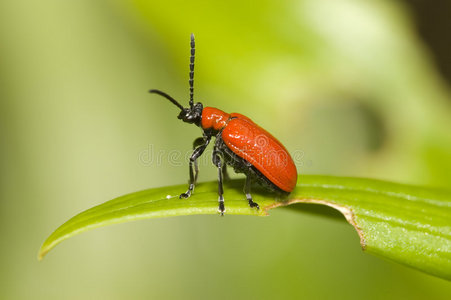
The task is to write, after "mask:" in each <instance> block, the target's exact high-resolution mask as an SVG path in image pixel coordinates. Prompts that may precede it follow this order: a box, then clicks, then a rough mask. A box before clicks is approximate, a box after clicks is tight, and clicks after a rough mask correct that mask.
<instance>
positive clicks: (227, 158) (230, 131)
mask: <svg viewBox="0 0 451 300" xmlns="http://www.w3.org/2000/svg"><path fill="white" fill-rule="evenodd" d="M194 54H195V46H194V35H193V34H191V57H190V73H189V78H190V79H189V85H190V100H189V108H184V107H183V106H182V105H181V104H180V103H178V102H177V101H176V100H175V99H174V98H172V97H171V96H169V95H168V94H166V93H164V92H162V91H159V90H150V91H149V92H150V93H155V94H159V95H161V96H163V97H165V98H166V99H168V100H169V101H171V102H172V103H174V104H175V105H176V106H177V107H178V108H180V110H181V112H180V114H179V115H178V118H179V119H181V120H182V121H183V122H186V123H189V124H196V125H197V126H199V127H201V128H202V130H203V137H199V138H197V139H196V140H195V141H194V143H193V148H194V151H193V154H192V155H191V158H190V161H189V175H190V179H189V188H188V190H187V191H186V193H183V194H181V195H180V198H188V197H190V196H191V194H192V193H193V191H194V186H195V184H196V180H197V175H198V167H197V159H198V158H199V156H201V155H202V153H203V152H204V150H205V148H206V147H207V145H208V144H209V143H210V140H211V138H212V137H213V136H214V137H215V138H216V139H215V145H214V149H213V157H212V159H213V163H214V165H215V166H216V167H217V168H218V183H219V187H218V194H219V200H218V201H219V209H218V211H219V213H220V214H221V215H224V212H225V207H224V197H223V188H222V181H223V177H227V171H226V165H230V166H232V167H233V169H234V170H235V172H237V173H244V174H245V175H246V182H245V185H244V192H245V194H246V198H247V200H248V202H249V206H250V207H256V208H257V209H259V206H258V204H257V203H255V202H254V201H252V196H251V194H250V188H251V181H256V182H258V183H260V184H261V185H263V186H264V187H266V188H268V189H270V190H272V191H276V192H279V193H281V194H289V193H290V192H291V191H293V189H294V187H295V186H296V181H297V170H296V166H295V164H294V162H293V159H292V158H291V156H290V154H289V153H288V151H287V149H285V147H284V146H283V145H282V144H281V143H280V142H279V141H278V140H277V139H276V138H275V137H273V136H272V135H271V134H270V133H269V132H267V131H266V130H264V129H263V128H261V127H260V126H258V125H257V124H255V123H254V122H252V120H251V119H249V118H248V117H246V116H243V115H241V114H238V113H231V114H228V113H225V112H223V111H222V110H220V109H217V108H213V107H203V105H202V103H200V102H198V103H195V104H194V102H193V94H194ZM193 166H194V170H193Z"/></svg>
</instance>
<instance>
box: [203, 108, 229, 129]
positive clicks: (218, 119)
mask: <svg viewBox="0 0 451 300" xmlns="http://www.w3.org/2000/svg"><path fill="white" fill-rule="evenodd" d="M229 120H230V114H228V113H226V112H223V111H222V110H220V109H217V108H214V107H205V108H204V109H203V111H202V121H201V127H202V128H203V129H204V130H207V129H211V130H214V131H220V130H221V129H223V128H224V127H225V126H226V125H227V123H228V122H229Z"/></svg>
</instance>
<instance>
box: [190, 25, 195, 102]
mask: <svg viewBox="0 0 451 300" xmlns="http://www.w3.org/2000/svg"><path fill="white" fill-rule="evenodd" d="M195 53H196V48H195V44H194V34H193V33H191V57H190V58H189V107H190V108H193V96H194V54H195Z"/></svg>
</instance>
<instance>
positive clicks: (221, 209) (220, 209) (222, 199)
mask: <svg viewBox="0 0 451 300" xmlns="http://www.w3.org/2000/svg"><path fill="white" fill-rule="evenodd" d="M218 212H219V214H220V215H221V217H223V216H224V213H225V207H224V198H222V197H220V198H219V207H218Z"/></svg>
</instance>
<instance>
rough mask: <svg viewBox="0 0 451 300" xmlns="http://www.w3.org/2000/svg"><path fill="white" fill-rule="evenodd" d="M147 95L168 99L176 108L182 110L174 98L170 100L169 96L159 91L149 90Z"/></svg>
mask: <svg viewBox="0 0 451 300" xmlns="http://www.w3.org/2000/svg"><path fill="white" fill-rule="evenodd" d="M149 93H153V94H158V95H160V96H163V97H165V98H166V99H168V100H169V101H171V102H172V103H174V104H175V105H176V106H177V107H178V108H180V109H181V110H183V106H182V105H181V104H180V103H178V102H177V100H175V99H174V98H172V97H171V96H169V95H168V94H166V93H165V92H162V91H160V90H150V91H149Z"/></svg>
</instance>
